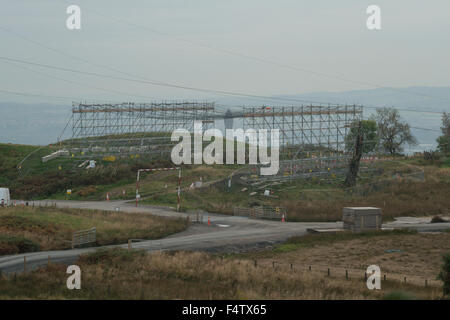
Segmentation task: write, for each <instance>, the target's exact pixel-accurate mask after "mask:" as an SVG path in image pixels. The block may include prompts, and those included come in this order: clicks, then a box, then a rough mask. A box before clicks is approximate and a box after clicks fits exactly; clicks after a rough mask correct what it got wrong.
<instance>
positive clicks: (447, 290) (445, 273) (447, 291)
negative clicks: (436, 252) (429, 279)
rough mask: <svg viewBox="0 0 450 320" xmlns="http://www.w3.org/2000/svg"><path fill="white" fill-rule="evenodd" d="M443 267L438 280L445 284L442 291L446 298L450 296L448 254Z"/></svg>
mask: <svg viewBox="0 0 450 320" xmlns="http://www.w3.org/2000/svg"><path fill="white" fill-rule="evenodd" d="M442 261H443V263H442V267H441V272H440V273H439V276H438V279H439V280H442V282H444V284H443V286H442V290H443V293H444V296H446V295H450V254H449V253H447V254H446V255H444V256H443V257H442Z"/></svg>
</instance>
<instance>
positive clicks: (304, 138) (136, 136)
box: [69, 101, 363, 171]
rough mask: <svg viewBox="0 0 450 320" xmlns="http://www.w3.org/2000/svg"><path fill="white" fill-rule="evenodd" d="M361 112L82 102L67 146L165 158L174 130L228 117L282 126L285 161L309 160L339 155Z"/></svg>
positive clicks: (85, 153) (81, 152)
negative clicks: (314, 153) (316, 153)
mask: <svg viewBox="0 0 450 320" xmlns="http://www.w3.org/2000/svg"><path fill="white" fill-rule="evenodd" d="M362 112H363V108H362V106H356V105H326V106H321V105H309V106H275V107H268V106H259V107H243V108H242V111H238V112H230V111H227V112H226V113H224V112H218V111H216V110H215V103H214V102H195V101H194V102H189V101H182V102H152V103H131V102H128V103H119V104H86V103H79V104H73V105H72V120H71V124H72V138H71V139H70V140H69V141H70V145H69V149H70V151H71V152H70V154H71V156H72V157H73V156H77V157H90V156H94V155H95V156H102V155H104V156H105V155H123V154H154V155H156V156H163V155H164V154H167V153H170V150H171V147H173V145H174V143H173V142H171V141H170V135H171V133H172V132H173V131H174V130H175V129H178V128H183V129H186V130H188V131H189V132H193V127H194V122H195V121H201V122H202V127H203V130H207V129H210V128H213V127H214V126H215V121H216V120H225V122H227V121H228V122H229V123H226V127H227V128H228V129H231V128H230V126H232V124H231V125H230V123H232V122H230V120H232V119H233V118H241V119H242V123H243V126H244V127H243V129H244V130H246V129H255V130H260V129H267V130H271V129H278V130H279V133H280V152H281V155H282V157H283V159H285V160H289V159H303V158H307V157H308V156H307V153H308V152H311V151H319V152H320V157H330V156H332V157H341V156H344V153H345V152H344V151H345V138H346V136H347V135H348V133H349V130H350V128H351V126H352V125H353V124H354V123H355V122H356V121H358V120H360V119H361V118H362ZM325 153H328V154H325ZM292 166H293V165H292V164H289V168H290V170H291V171H292ZM294 171H295V170H294Z"/></svg>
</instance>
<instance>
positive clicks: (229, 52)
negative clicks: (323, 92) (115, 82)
mask: <svg viewBox="0 0 450 320" xmlns="http://www.w3.org/2000/svg"><path fill="white" fill-rule="evenodd" d="M84 10H86V11H88V12H92V13H94V14H96V15H99V16H101V17H104V18H107V19H111V20H115V21H117V22H119V23H122V24H126V25H129V26H133V27H136V28H141V29H144V30H146V31H149V32H151V33H153V34H157V35H159V36H164V37H168V38H171V39H174V40H176V41H179V42H184V43H187V44H190V45H192V46H197V47H201V48H205V49H209V50H212V51H216V52H219V53H223V54H227V55H231V56H236V57H240V58H244V59H247V60H253V61H257V62H260V63H265V64H269V65H273V66H277V67H281V68H285V69H290V70H295V71H300V72H303V73H309V74H312V75H315V76H319V77H325V78H329V79H334V80H339V81H343V82H347V83H352V84H358V85H363V86H368V87H375V88H379V89H386V90H390V91H395V92H401V93H404V94H405V93H406V94H411V95H416V96H422V97H427V98H433V99H440V100H445V101H450V98H447V97H435V96H432V95H429V94H425V93H422V92H417V91H413V90H410V89H401V88H392V87H386V86H383V85H380V84H377V83H372V82H366V81H359V80H353V79H349V78H346V77H342V76H338V75H331V74H327V73H324V72H320V71H315V70H311V69H308V68H303V67H299V66H293V65H289V64H285V63H282V62H279V61H275V60H269V59H266V58H261V57H257V56H252V55H248V54H244V53H241V52H237V51H234V50H229V49H223V48H218V47H215V46H211V45H209V44H205V43H202V42H198V41H192V40H189V39H185V38H181V37H177V36H174V35H172V34H169V33H167V32H163V31H160V30H157V29H155V28H152V27H149V26H146V25H142V24H139V23H136V22H135V21H131V20H128V19H124V18H119V17H114V16H109V15H106V14H103V13H101V12H99V11H97V10H94V9H92V8H88V9H84Z"/></svg>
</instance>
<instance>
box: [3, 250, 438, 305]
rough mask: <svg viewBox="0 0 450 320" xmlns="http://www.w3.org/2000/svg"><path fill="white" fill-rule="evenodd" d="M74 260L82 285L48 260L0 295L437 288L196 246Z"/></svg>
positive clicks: (302, 294)
mask: <svg viewBox="0 0 450 320" xmlns="http://www.w3.org/2000/svg"><path fill="white" fill-rule="evenodd" d="M77 265H79V266H80V268H81V272H82V275H81V276H82V282H81V287H82V288H81V290H67V289H66V287H65V286H66V279H67V274H66V273H65V271H66V268H65V267H64V266H61V265H50V266H49V267H45V268H42V269H40V270H38V271H35V272H32V273H29V274H26V275H20V276H17V277H16V278H14V277H13V276H9V277H3V279H2V280H0V292H1V293H0V299H7V298H40V299H48V298H57V299H381V298H382V297H383V296H384V294H386V293H387V292H390V291H393V290H400V289H402V290H406V291H408V292H411V293H412V294H413V295H414V296H417V297H420V298H431V299H432V298H436V297H438V296H439V289H435V288H426V289H425V288H420V287H415V286H412V285H402V284H399V283H393V282H392V283H391V282H384V283H383V286H384V290H383V291H381V292H380V291H376V290H375V291H371V290H368V289H367V287H366V284H365V282H364V281H362V280H361V279H349V280H345V278H342V277H333V276H330V277H327V276H326V275H324V274H316V273H311V272H307V271H295V272H294V271H292V272H291V271H286V270H273V269H272V268H267V267H258V266H257V267H255V266H254V264H253V262H252V261H250V260H236V259H221V258H220V257H216V256H212V255H209V254H205V253H199V252H176V253H171V254H169V253H162V254H158V253H155V254H146V253H144V252H140V251H131V252H129V251H126V250H124V249H113V250H109V251H100V252H96V253H93V254H90V255H86V256H82V257H81V258H80V260H79V261H78V262H77ZM14 279H15V280H14Z"/></svg>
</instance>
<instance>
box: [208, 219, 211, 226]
mask: <svg viewBox="0 0 450 320" xmlns="http://www.w3.org/2000/svg"><path fill="white" fill-rule="evenodd" d="M210 225H211V220H209V217H208V226H210Z"/></svg>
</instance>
